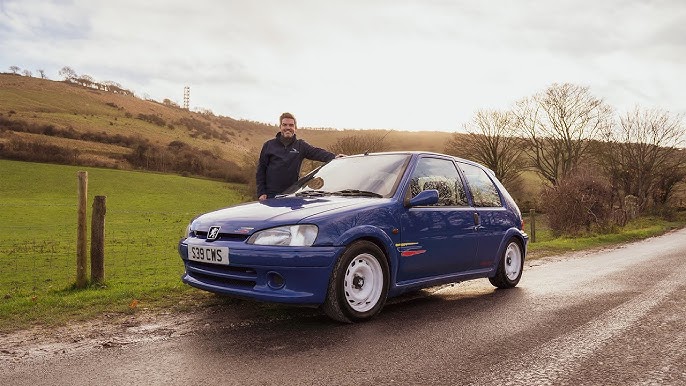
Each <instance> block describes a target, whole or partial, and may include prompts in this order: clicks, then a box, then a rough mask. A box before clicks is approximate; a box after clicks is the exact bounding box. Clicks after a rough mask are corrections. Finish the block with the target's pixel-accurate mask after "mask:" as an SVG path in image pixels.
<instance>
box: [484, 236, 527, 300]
mask: <svg viewBox="0 0 686 386" xmlns="http://www.w3.org/2000/svg"><path fill="white" fill-rule="evenodd" d="M523 269H524V254H523V253H522V246H521V244H520V243H519V240H517V239H515V238H514V237H513V238H511V239H510V240H509V241H508V242H507V246H506V247H505V250H504V251H503V254H502V256H501V257H500V262H499V263H498V269H497V270H496V273H495V276H494V277H489V278H488V280H489V281H490V282H491V284H493V285H494V286H496V287H498V288H512V287H514V286H516V285H517V283H519V279H521V278H522V270H523Z"/></svg>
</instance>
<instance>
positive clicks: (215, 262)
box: [179, 152, 528, 322]
mask: <svg viewBox="0 0 686 386" xmlns="http://www.w3.org/2000/svg"><path fill="white" fill-rule="evenodd" d="M527 241H528V236H527V235H526V233H524V231H523V222H522V216H521V213H520V211H519V208H518V207H517V205H516V204H515V202H514V200H513V199H512V197H511V196H510V195H509V194H508V192H507V191H506V190H505V188H504V187H503V186H502V184H501V183H500V182H499V181H498V180H497V179H496V178H495V176H494V174H493V173H492V172H491V171H490V170H489V169H487V168H485V167H483V166H481V165H479V164H477V163H474V162H471V161H467V160H464V159H460V158H455V157H452V156H448V155H443V154H436V153H426V152H388V153H374V154H365V155H355V156H347V157H342V158H336V159H334V160H332V161H331V162H329V163H327V164H325V165H323V166H322V167H320V168H318V169H316V170H314V171H313V172H312V173H310V174H308V175H306V176H305V177H303V178H301V179H300V180H299V181H298V182H297V183H296V184H295V185H294V186H292V187H291V188H290V189H289V190H288V191H287V192H285V194H283V195H281V196H277V197H276V198H273V199H268V200H265V201H261V202H251V203H247V204H241V205H236V206H232V207H229V208H225V209H221V210H217V211H214V212H211V213H207V214H203V215H201V216H199V217H197V218H195V219H194V220H193V221H192V222H191V224H190V225H189V227H188V231H187V235H186V237H184V238H183V239H182V240H181V241H180V242H179V253H180V255H181V258H182V259H183V262H184V265H185V273H184V274H183V281H184V282H185V283H187V284H190V285H191V286H193V287H197V288H200V289H203V290H206V291H210V292H215V293H221V294H228V295H233V296H237V297H244V298H251V299H256V300H261V301H267V302H280V303H292V304H302V305H314V306H321V308H322V310H323V311H324V312H325V313H326V314H327V315H329V316H330V317H331V318H333V319H336V320H339V321H343V322H355V321H362V320H366V319H369V318H371V317H373V316H374V315H376V314H378V313H379V312H380V311H381V309H382V307H383V305H384V303H385V302H386V299H387V298H390V297H393V296H397V295H400V294H402V293H404V292H407V291H410V290H415V289H419V288H423V287H429V286H435V285H439V284H445V283H453V282H460V281H465V280H470V279H476V278H488V279H489V280H490V282H491V283H492V284H493V285H494V286H496V287H498V288H511V287H514V286H516V285H517V283H518V282H519V280H520V278H521V275H522V268H523V264H524V257H525V254H526V246H527Z"/></svg>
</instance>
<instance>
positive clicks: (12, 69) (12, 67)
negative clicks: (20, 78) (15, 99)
mask: <svg viewBox="0 0 686 386" xmlns="http://www.w3.org/2000/svg"><path fill="white" fill-rule="evenodd" d="M20 70H21V68H20V67H19V66H10V71H12V73H13V74H15V75H16V74H18V73H19V71H20Z"/></svg>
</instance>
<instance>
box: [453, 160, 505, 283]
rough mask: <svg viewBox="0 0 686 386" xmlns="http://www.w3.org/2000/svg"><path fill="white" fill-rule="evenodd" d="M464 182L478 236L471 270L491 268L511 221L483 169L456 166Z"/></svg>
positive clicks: (465, 164)
mask: <svg viewBox="0 0 686 386" xmlns="http://www.w3.org/2000/svg"><path fill="white" fill-rule="evenodd" d="M457 164H458V166H459V167H460V169H461V170H462V173H463V175H464V177H465V179H466V180H467V186H468V189H469V192H470V195H471V197H472V203H473V205H474V209H475V210H476V213H477V221H478V223H477V227H476V229H477V232H478V233H479V244H478V251H477V255H478V259H475V260H474V263H475V265H473V266H472V267H471V269H476V268H485V267H489V266H492V265H493V264H494V263H495V262H496V261H497V259H496V257H497V254H498V249H499V248H500V244H501V243H502V241H503V237H505V234H506V233H507V230H508V229H509V228H510V226H511V225H510V223H511V220H510V218H509V217H508V216H509V215H508V212H507V210H506V209H505V208H504V207H503V204H502V198H501V197H500V193H499V191H498V188H497V187H496V186H495V184H494V183H493V181H492V180H491V177H490V176H489V174H488V173H487V172H486V171H485V170H484V169H482V168H480V167H478V166H475V165H471V164H468V163H465V162H458V163H457Z"/></svg>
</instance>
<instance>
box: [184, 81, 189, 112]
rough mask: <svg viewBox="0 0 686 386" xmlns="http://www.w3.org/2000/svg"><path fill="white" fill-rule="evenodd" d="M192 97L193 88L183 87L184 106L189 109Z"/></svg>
mask: <svg viewBox="0 0 686 386" xmlns="http://www.w3.org/2000/svg"><path fill="white" fill-rule="evenodd" d="M190 99H191V88H190V87H188V86H185V87H184V88H183V108H184V109H186V110H188V102H189V101H190Z"/></svg>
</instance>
